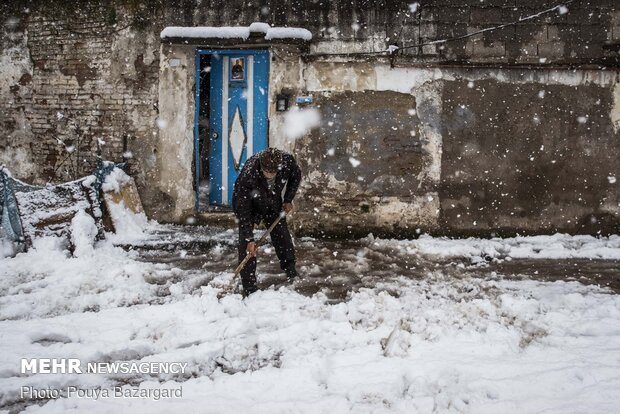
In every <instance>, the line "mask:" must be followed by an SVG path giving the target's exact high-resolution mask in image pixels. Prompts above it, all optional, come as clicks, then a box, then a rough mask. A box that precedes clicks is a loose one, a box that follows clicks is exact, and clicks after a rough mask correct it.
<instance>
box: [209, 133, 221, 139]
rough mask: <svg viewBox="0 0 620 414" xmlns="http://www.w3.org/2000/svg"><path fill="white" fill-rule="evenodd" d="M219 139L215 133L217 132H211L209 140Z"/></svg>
mask: <svg viewBox="0 0 620 414" xmlns="http://www.w3.org/2000/svg"><path fill="white" fill-rule="evenodd" d="M219 137H220V136H219V135H218V133H217V132H215V131H213V132H211V138H213V139H218V138H219Z"/></svg>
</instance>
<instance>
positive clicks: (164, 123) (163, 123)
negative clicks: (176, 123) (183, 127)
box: [157, 118, 168, 129]
mask: <svg viewBox="0 0 620 414" xmlns="http://www.w3.org/2000/svg"><path fill="white" fill-rule="evenodd" d="M157 126H158V127H159V129H164V128H166V127H167V126H168V121H166V120H165V119H161V118H157Z"/></svg>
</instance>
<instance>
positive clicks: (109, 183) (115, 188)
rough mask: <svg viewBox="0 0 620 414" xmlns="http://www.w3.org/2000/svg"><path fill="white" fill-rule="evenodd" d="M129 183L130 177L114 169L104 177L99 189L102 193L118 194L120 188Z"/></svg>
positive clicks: (116, 168)
mask: <svg viewBox="0 0 620 414" xmlns="http://www.w3.org/2000/svg"><path fill="white" fill-rule="evenodd" d="M129 181H131V177H130V176H129V175H127V174H126V173H125V171H123V170H121V169H120V168H118V167H114V169H113V170H112V171H110V173H109V174H108V175H106V177H105V181H104V182H103V184H102V186H101V189H102V190H103V191H104V192H115V193H120V192H121V188H122V187H123V186H124V185H125V184H126V183H128V182H129Z"/></svg>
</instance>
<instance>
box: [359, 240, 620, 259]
mask: <svg viewBox="0 0 620 414" xmlns="http://www.w3.org/2000/svg"><path fill="white" fill-rule="evenodd" d="M367 240H368V242H369V243H374V244H376V245H377V246H379V245H386V246H387V245H389V246H393V247H395V248H397V249H409V250H411V252H412V254H415V253H420V254H425V255H431V256H439V257H466V258H470V259H472V260H473V261H475V260H479V259H480V258H481V257H486V258H487V259H504V258H515V259H516V258H520V259H523V258H530V259H569V258H573V259H606V260H620V236H618V235H613V236H609V237H593V236H571V235H568V234H555V235H552V236H528V237H512V238H507V239H501V238H497V237H496V238H492V239H477V238H468V239H449V238H447V237H431V236H428V235H422V236H421V237H420V238H419V239H417V240H410V241H402V240H382V239H375V238H374V237H373V236H372V235H370V236H369V237H368V238H367Z"/></svg>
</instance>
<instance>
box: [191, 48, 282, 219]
mask: <svg viewBox="0 0 620 414" xmlns="http://www.w3.org/2000/svg"><path fill="white" fill-rule="evenodd" d="M257 50H259V51H266V52H267V63H268V64H269V63H270V60H271V58H270V53H269V48H266V47H256V48H243V49H213V48H196V54H195V58H194V59H195V68H196V70H195V74H194V83H195V88H194V89H195V92H194V93H195V96H194V106H195V109H194V154H195V155H194V166H195V168H194V170H195V175H194V185H195V191H194V199H195V201H194V209H195V210H196V211H198V209H199V207H200V206H199V191H200V169H199V165H200V134H199V132H200V130H199V126H198V121H199V117H200V57H201V56H202V55H216V54H234V55H242V56H244V55H253V54H254V53H256V51H257ZM270 66H271V65H269V66H268V69H267V93H269V80H270V78H271V71H270ZM209 76H211V75H210V74H209ZM209 99H210V98H209ZM267 117H269V98H267ZM267 125H268V124H267ZM266 138H267V146H269V127H268V126H267V137H266ZM249 139H253V137H249ZM207 162H209V159H207ZM209 167H210V166H209Z"/></svg>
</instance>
